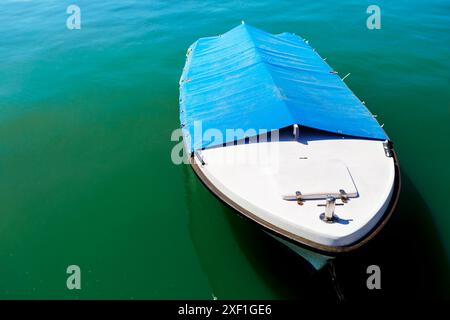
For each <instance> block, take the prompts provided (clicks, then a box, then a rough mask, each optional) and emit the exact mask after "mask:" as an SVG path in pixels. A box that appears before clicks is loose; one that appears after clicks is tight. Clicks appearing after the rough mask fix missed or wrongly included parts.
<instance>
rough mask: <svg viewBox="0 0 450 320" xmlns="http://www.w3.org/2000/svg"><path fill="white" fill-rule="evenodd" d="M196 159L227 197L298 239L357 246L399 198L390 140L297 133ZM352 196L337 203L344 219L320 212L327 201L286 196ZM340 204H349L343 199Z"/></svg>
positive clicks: (203, 153) (208, 152) (209, 151)
mask: <svg viewBox="0 0 450 320" xmlns="http://www.w3.org/2000/svg"><path fill="white" fill-rule="evenodd" d="M201 156H202V157H203V160H204V162H205V165H201V164H200V163H199V160H198V158H197V157H194V159H195V161H196V162H197V164H198V165H199V167H200V168H201V170H202V171H203V173H204V174H205V176H206V177H207V178H208V179H209V180H210V182H211V183H212V184H214V185H215V186H216V187H217V188H218V189H219V190H220V191H221V192H222V193H224V194H225V195H226V196H227V197H229V198H230V199H231V200H233V201H234V202H236V203H237V204H238V205H240V206H241V207H243V208H245V209H246V210H248V211H250V212H251V213H253V214H255V215H257V216H258V217H260V218H262V219H263V220H265V221H267V222H270V223H271V224H273V225H275V226H277V227H279V228H282V229H285V230H286V231H289V232H291V233H293V234H295V235H298V236H300V237H303V238H305V239H308V240H310V241H314V242H316V243H318V244H322V245H328V246H346V245H350V244H352V243H354V242H356V241H358V240H359V239H361V238H362V237H364V236H365V235H366V234H367V233H368V232H369V231H370V230H371V229H372V228H373V227H374V226H375V224H376V223H377V222H378V221H379V220H380V218H381V217H382V216H383V214H384V212H385V210H386V207H387V205H388V204H389V201H390V199H391V197H392V193H393V186H394V179H395V167H394V161H393V158H390V157H387V156H386V155H385V152H384V149H383V143H382V141H375V140H364V139H357V138H348V137H346V138H344V137H341V136H337V135H332V134H325V133H323V132H319V131H313V130H301V131H300V136H299V138H298V139H295V138H294V137H293V135H292V134H290V132H285V133H284V134H282V135H281V136H280V139H279V141H278V142H260V143H256V142H255V143H247V144H239V145H232V146H226V147H222V146H221V147H216V148H211V149H206V150H203V151H201ZM339 189H344V190H345V191H346V193H348V194H349V195H351V196H352V197H354V198H351V199H350V200H349V201H348V203H345V204H344V205H342V206H336V209H335V214H336V215H337V216H338V218H339V219H338V221H337V222H335V223H325V222H324V221H322V220H321V219H320V215H321V214H322V213H323V212H324V211H325V209H324V207H323V206H318V204H325V200H305V201H304V204H303V205H302V206H300V205H299V204H298V203H297V202H296V201H286V200H283V198H282V196H283V195H286V194H295V192H296V191H300V192H301V193H302V194H308V193H338V192H339ZM337 203H342V202H341V201H340V200H338V201H337Z"/></svg>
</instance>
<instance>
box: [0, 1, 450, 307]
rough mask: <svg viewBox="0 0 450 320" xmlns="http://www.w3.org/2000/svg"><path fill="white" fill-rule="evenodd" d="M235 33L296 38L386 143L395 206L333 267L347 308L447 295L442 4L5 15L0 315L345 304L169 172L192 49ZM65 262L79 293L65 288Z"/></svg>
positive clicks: (449, 212)
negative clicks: (102, 306)
mask: <svg viewBox="0 0 450 320" xmlns="http://www.w3.org/2000/svg"><path fill="white" fill-rule="evenodd" d="M70 4H76V5H78V6H79V8H80V9H81V29H80V30H76V29H75V30H69V29H68V28H67V27H66V20H67V18H68V17H69V15H68V14H67V13H66V9H67V7H68V6H69V5H70ZM370 4H377V5H379V6H380V8H381V29H380V30H369V29H368V28H367V27H366V19H367V17H368V16H369V15H368V14H367V13H366V9H367V7H368V6H369V5H370ZM241 20H245V21H246V22H247V23H249V24H252V25H254V26H255V27H258V28H261V29H264V30H266V31H269V32H273V33H280V32H284V31H289V32H294V33H296V34H299V35H301V36H302V37H304V38H306V39H308V40H309V41H310V44H311V45H312V46H313V47H315V48H316V49H317V51H318V52H319V53H320V54H321V56H323V57H327V62H328V63H329V64H330V65H331V66H333V67H334V69H335V70H337V71H339V73H340V74H342V75H345V74H347V73H351V76H350V77H349V78H347V79H346V83H347V84H348V86H349V87H350V88H351V89H352V90H353V91H354V92H355V94H356V95H357V96H358V97H360V98H361V99H362V100H364V101H366V105H367V106H368V107H369V109H370V110H371V111H372V112H373V113H374V114H377V115H378V121H379V122H380V123H384V124H385V127H384V128H385V129H386V131H387V132H388V134H389V136H390V138H391V139H392V140H393V141H394V144H395V148H396V150H397V152H398V155H399V159H400V165H401V168H402V177H403V180H402V183H403V189H402V194H401V199H400V203H399V206H398V209H397V211H396V213H395V216H394V218H393V220H392V223H390V224H389V225H388V226H387V227H386V229H385V230H384V232H383V233H382V234H381V235H380V236H379V237H378V238H377V239H375V240H374V241H373V242H372V243H370V244H369V245H368V246H367V247H366V248H364V250H362V251H360V252H358V253H356V254H354V255H351V256H348V257H344V258H341V259H338V260H337V261H336V272H337V275H338V280H339V285H340V287H341V290H342V291H343V293H344V295H345V297H346V298H347V299H349V300H351V299H356V298H361V297H387V298H397V297H416V298H420V297H431V298H432V297H450V289H449V288H450V277H449V263H450V208H449V205H448V199H447V198H448V197H449V191H450V190H449V189H450V188H449V186H448V181H450V170H449V165H448V162H449V158H450V147H449V144H448V142H447V138H448V137H449V136H450V126H449V121H450V90H449V80H450V59H449V57H450V45H449V43H450V2H449V1H440V0H432V1H428V2H423V1H418V0H412V1H370V2H369V1H356V0H347V1H328V0H327V1H269V0H263V1H258V2H252V3H249V2H248V1H228V2H219V1H183V2H181V1H177V2H175V1H174V2H172V1H129V0H128V1H87V0H83V1H75V0H74V1H62V0H58V1H57V0H46V1H44V0H30V1H26V0H22V1H13V0H11V1H9V0H0V298H1V299H14V298H31V299H45V298H61V299H72V298H82V299H83V298H89V299H91V298H92V299H95V298H105V299H108V298H112V299H121V298H123V299H191V298H192V299H197V298H201V299H212V298H213V296H215V297H217V298H219V299H226V298H235V299H240V298H263V299H269V298H277V299H278V298H314V299H315V298H317V297H320V298H323V297H325V298H327V299H336V296H335V293H334V289H333V286H332V284H331V282H330V279H329V276H328V274H327V273H326V272H319V273H317V274H313V275H310V274H309V273H308V269H307V268H306V266H305V265H304V263H303V262H302V261H301V259H299V258H298V257H297V256H295V255H293V254H292V253H291V252H290V251H289V250H287V249H286V248H284V247H283V246H281V245H280V244H278V243H276V242H275V241H273V240H272V239H270V238H269V237H268V236H266V235H265V234H263V233H262V232H261V231H259V230H257V229H256V228H254V226H252V225H249V224H248V223H247V222H245V221H244V220H242V219H240V218H238V217H237V216H236V215H235V214H234V213H233V212H232V211H231V210H230V209H228V208H226V207H225V206H224V205H223V204H221V203H220V202H219V201H217V200H216V199H215V198H214V196H213V195H211V194H210V193H209V192H208V191H207V190H206V189H205V188H204V187H203V185H202V184H201V183H200V182H199V181H198V179H197V178H196V177H195V175H194V174H193V173H192V172H191V170H190V169H189V168H188V167H186V166H176V165H174V164H173V163H172V162H171V149H172V148H173V146H174V145H175V144H176V142H173V141H171V139H170V137H171V133H172V131H173V130H174V129H176V128H177V127H178V126H179V120H178V80H179V77H180V75H181V71H182V68H183V66H184V62H185V54H186V49H187V48H188V47H189V45H190V44H191V43H193V42H194V41H195V40H196V39H197V38H199V37H204V36H212V35H217V34H221V33H224V32H226V31H227V30H229V29H231V28H233V27H235V26H236V25H238V24H239V23H240V22H241ZM72 264H75V265H79V266H80V268H81V271H82V288H81V290H73V291H70V290H68V289H67V287H66V278H67V276H68V275H67V274H66V268H67V266H69V265H72ZM371 264H377V265H379V266H380V268H381V271H382V290H380V291H376V292H373V291H369V290H367V288H366V278H367V274H366V268H367V266H369V265H371Z"/></svg>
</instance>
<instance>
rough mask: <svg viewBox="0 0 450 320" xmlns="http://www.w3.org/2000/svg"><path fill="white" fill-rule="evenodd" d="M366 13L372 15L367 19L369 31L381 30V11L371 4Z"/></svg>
mask: <svg viewBox="0 0 450 320" xmlns="http://www.w3.org/2000/svg"><path fill="white" fill-rule="evenodd" d="M366 12H367V13H368V14H370V16H369V17H368V18H367V21H366V26H367V29H369V30H374V29H377V30H379V29H381V9H380V7H379V6H377V5H375V4H371V5H370V6H368V7H367V10H366Z"/></svg>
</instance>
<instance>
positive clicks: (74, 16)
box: [66, 4, 81, 30]
mask: <svg viewBox="0 0 450 320" xmlns="http://www.w3.org/2000/svg"><path fill="white" fill-rule="evenodd" d="M66 13H67V14H70V16H69V17H68V18H67V20H66V26H67V29H69V30H75V29H77V30H80V29H81V10H80V7H79V6H77V5H75V4H71V5H70V6H68V7H67V10H66Z"/></svg>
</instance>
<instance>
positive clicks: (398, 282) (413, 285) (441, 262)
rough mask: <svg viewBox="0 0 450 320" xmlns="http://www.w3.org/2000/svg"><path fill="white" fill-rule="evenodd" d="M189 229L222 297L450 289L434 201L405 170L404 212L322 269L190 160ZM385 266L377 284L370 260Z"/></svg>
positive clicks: (351, 296)
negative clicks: (233, 201)
mask: <svg viewBox="0 0 450 320" xmlns="http://www.w3.org/2000/svg"><path fill="white" fill-rule="evenodd" d="M183 175H184V178H185V184H186V198H185V199H186V202H187V203H186V204H187V208H188V212H189V230H190V234H191V238H192V241H193V244H194V246H195V250H196V252H197V255H198V259H199V262H200V264H201V266H202V269H203V271H204V272H205V274H206V275H207V277H208V281H209V285H210V287H211V291H212V292H211V295H212V296H214V297H217V298H218V299H270V298H281V299H283V298H285V299H311V300H317V299H320V300H328V301H340V300H342V299H345V300H356V299H364V298H372V297H376V298H393V299H395V298H398V297H402V298H408V297H411V298H420V297H424V298H432V297H442V296H449V292H448V287H449V286H448V284H449V283H450V281H449V278H448V275H447V270H448V262H447V258H446V254H445V249H444V248H443V246H442V244H441V242H440V240H439V238H438V236H437V231H436V228H435V226H434V224H433V221H432V216H431V212H430V210H429V208H428V207H427V205H426V203H425V202H424V200H423V199H422V197H421V195H420V193H419V192H418V191H417V189H416V188H415V187H414V185H413V184H412V182H411V181H410V179H408V177H407V176H405V174H404V173H403V174H402V192H401V195H400V201H399V204H398V207H397V209H396V212H395V213H394V215H393V217H392V219H391V221H390V222H389V223H388V225H387V226H386V227H385V228H384V230H382V232H381V233H380V234H379V235H378V236H377V237H376V238H375V239H373V240H372V241H371V242H370V243H368V244H367V245H366V246H363V248H361V249H360V250H358V251H356V252H354V253H351V254H348V255H345V256H340V257H338V258H336V259H335V260H334V262H333V266H332V268H330V267H325V268H323V269H322V270H320V271H318V272H314V271H313V270H312V269H311V267H310V265H309V264H308V263H307V262H306V261H305V260H303V259H302V258H301V257H300V256H298V255H297V254H295V253H294V252H293V251H291V250H290V249H289V248H287V247H286V246H284V245H283V244H281V243H279V242H278V241H275V240H274V239H273V238H272V237H270V236H269V235H267V234H266V233H264V232H263V231H262V230H260V229H259V228H257V227H256V226H255V225H254V224H251V223H250V222H248V221H247V220H245V219H243V218H241V217H240V216H239V215H237V214H236V212H234V211H233V210H232V209H230V208H229V207H227V206H226V205H225V204H223V203H222V202H220V201H219V200H218V199H216V198H215V197H214V196H213V195H212V194H211V193H210V192H209V191H208V190H207V189H206V188H205V186H203V185H202V184H201V182H200V181H199V180H198V179H197V177H196V176H195V174H194V173H193V172H192V170H191V169H190V168H189V167H188V166H184V168H183ZM370 265H377V266H379V267H380V270H381V290H369V289H368V288H367V285H366V281H367V278H368V277H369V274H367V267H368V266H370Z"/></svg>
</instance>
